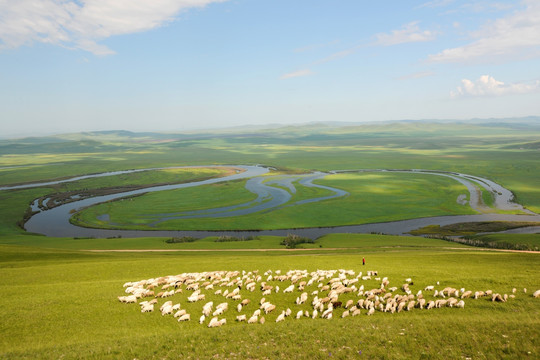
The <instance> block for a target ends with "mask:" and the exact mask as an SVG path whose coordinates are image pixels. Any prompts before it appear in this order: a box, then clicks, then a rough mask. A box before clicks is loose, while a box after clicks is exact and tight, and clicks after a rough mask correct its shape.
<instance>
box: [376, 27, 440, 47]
mask: <svg viewBox="0 0 540 360" xmlns="http://www.w3.org/2000/svg"><path fill="white" fill-rule="evenodd" d="M375 37H376V38H377V41H376V44H377V45H382V46H389V45H397V44H403V43H410V42H421V41H431V40H435V33H434V32H433V31H429V30H424V31H420V28H419V27H418V21H413V22H411V23H408V24H405V25H404V26H403V28H402V29H401V30H393V31H392V32H391V33H389V34H385V33H380V34H377V35H375Z"/></svg>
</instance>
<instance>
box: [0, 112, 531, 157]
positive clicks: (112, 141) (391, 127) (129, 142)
mask: <svg viewBox="0 0 540 360" xmlns="http://www.w3.org/2000/svg"><path fill="white" fill-rule="evenodd" d="M488 129H489V132H490V133H491V134H492V135H493V136H504V135H505V134H507V133H513V132H519V133H523V134H527V133H528V132H531V133H533V134H534V133H535V132H537V131H540V117H539V116H529V117H521V118H502V119H470V120H396V121H383V122H356V123H351V122H339V121H336V122H331V121H330V122H310V123H305V124H295V125H280V124H270V125H266V126H252V125H249V126H235V127H229V128H221V129H208V130H200V131H185V132H178V133H172V132H132V131H127V130H106V131H91V132H81V133H70V134H61V135H54V136H44V137H27V138H19V139H6V140H0V154H30V153H63V152H72V153H73V152H76V153H84V152H94V151H103V152H105V151H114V150H118V149H119V148H120V147H121V148H123V149H125V148H126V147H127V148H130V147H133V148H137V147H139V146H145V145H147V144H158V145H159V144H162V145H163V146H170V147H175V148H176V147H181V146H189V145H190V144H192V143H193V142H198V141H205V140H209V139H224V140H227V141H228V142H231V143H244V142H250V143H253V142H254V143H260V144H265V143H274V144H287V143H291V142H294V143H296V144H300V145H302V144H310V145H316V144H323V143H328V142H335V141H339V142H340V143H342V144H343V145H350V144H354V143H355V142H357V141H359V140H360V139H361V140H362V141H363V143H364V144H369V143H370V142H371V143H376V142H380V140H378V139H381V138H385V143H386V144H387V145H389V146H392V143H393V142H394V141H395V142H396V144H397V143H399V140H398V139H399V138H402V137H404V136H411V135H412V136H418V137H419V138H423V139H424V140H425V142H426V144H424V145H422V144H419V147H422V146H428V147H429V146H430V145H429V141H430V138H429V137H430V136H436V135H437V134H439V135H440V134H445V135H452V136H457V137H466V136H468V135H475V134H476V135H478V134H483V133H485V132H486V131H487V130H488ZM431 140H433V139H431ZM538 147H539V143H538V142H537V141H531V142H527V143H522V144H515V145H511V146H510V147H509V148H516V149H520V148H521V149H537V148H538Z"/></svg>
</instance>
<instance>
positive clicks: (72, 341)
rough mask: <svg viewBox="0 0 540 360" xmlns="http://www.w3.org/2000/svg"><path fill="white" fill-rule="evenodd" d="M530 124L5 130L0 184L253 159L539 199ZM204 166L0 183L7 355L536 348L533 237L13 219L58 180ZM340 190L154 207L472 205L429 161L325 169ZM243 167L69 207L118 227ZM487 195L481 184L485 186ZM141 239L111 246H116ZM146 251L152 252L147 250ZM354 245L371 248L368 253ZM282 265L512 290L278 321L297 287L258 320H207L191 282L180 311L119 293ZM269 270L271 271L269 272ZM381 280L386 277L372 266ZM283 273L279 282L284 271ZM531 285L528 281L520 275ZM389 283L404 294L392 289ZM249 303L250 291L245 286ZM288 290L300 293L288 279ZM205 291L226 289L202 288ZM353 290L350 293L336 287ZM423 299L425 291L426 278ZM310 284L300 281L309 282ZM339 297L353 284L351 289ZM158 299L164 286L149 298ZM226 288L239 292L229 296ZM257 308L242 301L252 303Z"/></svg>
mask: <svg viewBox="0 0 540 360" xmlns="http://www.w3.org/2000/svg"><path fill="white" fill-rule="evenodd" d="M539 133H540V128H539V127H538V125H534V124H533V125H530V126H522V125H520V124H518V123H516V122H508V123H498V124H489V125H486V124H480V123H470V124H464V123H462V124H458V123H453V124H446V123H440V124H437V123H430V124H425V123H424V124H415V123H396V124H393V125H391V126H374V125H369V126H368V125H366V126H349V127H341V128H340V127H336V128H334V127H327V126H322V125H320V126H304V127H288V128H278V129H271V130H268V131H265V132H261V133H253V132H249V133H241V132H239V133H219V134H218V133H196V134H183V135H169V134H159V135H158V134H133V133H126V132H104V133H96V134H92V133H86V134H71V135H64V136H59V137H54V138H42V139H21V140H17V141H8V140H2V141H0V185H8V184H19V183H27V182H36V181H45V180H50V179H63V178H68V177H72V176H77V175H82V174H93V173H100V172H105V171H116V170H126V169H143V168H155V167H165V166H183V165H212V164H222V165H223V164H225V165H227V164H228V165H235V164H264V165H266V166H271V167H275V168H276V171H275V172H274V173H275V174H298V173H305V172H310V171H315V170H318V171H329V170H338V169H340V170H346V169H364V168H371V169H379V168H392V169H420V168H421V169H432V170H446V171H457V172H461V173H468V174H472V175H477V176H481V177H485V178H488V179H491V180H493V181H495V182H498V183H500V184H501V185H503V186H504V187H506V188H508V189H510V190H511V191H512V192H513V193H514V194H515V196H516V199H517V201H518V202H519V203H520V204H522V205H524V206H526V207H527V208H528V209H530V210H533V211H535V212H540V187H539V186H538V179H539V178H540V166H538V165H539V163H538V151H539V149H538V147H537V145H535V144H537V139H538V135H539ZM219 175H222V173H221V172H219V171H216V170H215V169H198V170H185V169H184V170H170V171H153V172H141V173H136V174H130V175H118V176H111V177H107V178H99V179H97V178H96V179H87V180H81V181H76V182H72V183H65V184H61V185H55V186H41V187H38V188H32V189H21V190H12V191H0V276H1V278H2V279H3V280H4V282H3V283H4V288H3V289H4V291H3V294H2V296H1V297H0V316H1V317H2V322H0V335H1V336H0V358H2V359H24V358H27V359H36V358H67V359H71V358H90V359H102V358H110V359H117V358H121V359H134V358H137V359H154V358H155V359H163V358H193V359H195V358H227V359H234V358H239V359H243V358H254V359H259V358H271V359H274V358H275V359H277V358H292V357H295V358H300V359H323V358H338V359H350V358H370V359H371V358H380V359H385V358H386V359H419V358H425V359H466V358H470V359H493V358H512V359H523V358H530V359H533V358H538V357H540V347H539V345H538V338H539V337H540V300H539V299H534V298H533V297H532V293H533V292H534V291H535V290H537V289H540V282H539V279H540V262H539V261H538V253H523V252H521V253H518V252H502V251H494V250H486V249H481V248H476V247H470V246H465V245H462V244H457V243H453V242H448V241H443V240H438V239H427V238H422V237H415V236H407V237H398V236H385V235H377V234H332V235H327V236H324V237H321V238H319V239H317V240H315V242H314V243H306V244H299V245H298V249H294V250H288V249H285V246H284V245H281V244H280V243H281V241H282V240H283V239H282V238H279V237H270V236H261V237H256V238H255V239H253V240H248V241H227V242H217V241H216V240H217V238H216V237H209V238H204V239H198V240H196V241H193V242H185V243H168V242H166V240H167V239H166V238H159V237H146V238H136V239H129V238H110V239H92V238H53V237H44V236H39V235H35V234H28V233H26V232H25V231H24V230H23V229H22V228H21V227H20V222H21V220H22V219H23V217H24V215H25V213H27V212H28V207H29V204H30V203H31V202H32V201H33V200H34V199H36V198H39V197H46V196H50V195H51V194H61V193H67V192H77V191H87V190H95V189H112V188H118V187H129V186H149V185H152V184H156V183H176V182H184V181H192V180H195V179H202V178H206V177H209V176H219ZM318 183H320V184H321V185H328V186H334V187H338V188H343V189H345V190H347V191H348V192H349V193H350V195H349V196H347V197H345V198H343V199H332V200H328V201H325V202H321V203H314V204H306V205H301V206H299V207H297V208H295V207H286V208H282V209H279V210H276V211H273V212H270V213H266V214H264V215H261V214H252V215H248V216H244V217H239V218H234V219H206V220H204V221H203V220H201V219H192V220H189V221H188V220H175V221H174V222H169V223H163V224H162V226H163V227H164V228H169V227H170V228H182V229H189V228H193V229H195V228H196V229H201V228H204V229H212V228H215V229H225V228H231V229H242V228H254V227H255V226H256V227H257V228H292V227H302V226H324V225H332V224H334V225H335V224H338V223H339V224H353V223H362V222H372V221H388V220H392V219H402V218H412V217H419V216H433V215H438V214H470V213H473V211H471V209H470V208H469V207H465V206H462V205H459V204H458V203H457V202H456V198H457V196H458V195H460V194H463V193H465V190H464V187H461V186H460V185H459V183H456V182H454V181H452V180H451V179H447V178H443V177H436V176H427V175H422V174H394V173H384V174H382V173H371V174H358V173H344V174H335V175H330V176H328V177H326V178H325V179H324V180H319V181H318ZM243 186H244V181H236V182H230V183H221V184H215V185H211V186H207V187H205V188H204V191H202V192H201V191H195V189H183V190H175V191H170V192H163V193H155V194H148V195H144V196H140V197H137V198H134V199H133V201H124V202H121V203H120V202H113V203H108V204H102V205H98V206H94V207H91V208H89V209H86V210H85V211H83V212H80V213H79V214H78V215H77V216H78V217H77V221H81V222H85V223H87V225H89V226H106V225H107V224H105V223H99V222H98V221H96V217H97V216H99V215H102V214H104V213H107V214H109V215H110V217H111V219H113V221H114V222H118V223H122V224H123V226H126V227H129V228H137V227H140V228H147V227H148V224H145V223H138V222H137V215H138V214H140V213H141V211H142V210H144V211H145V213H146V212H148V211H149V212H150V213H162V212H169V211H172V210H176V209H175V205H174V204H173V201H174V202H176V201H178V202H182V204H184V205H185V206H186V207H189V208H191V209H197V208H201V209H202V208H208V207H215V206H221V205H225V204H227V205H230V204H238V203H242V202H245V201H249V200H251V199H253V198H254V195H253V194H251V193H249V192H246V191H245V189H244V188H243ZM297 189H298V191H297V193H296V194H294V196H293V199H292V200H291V201H298V200H301V199H305V198H309V197H312V196H320V195H324V193H325V191H324V190H321V189H309V188H302V187H297ZM483 196H484V199H485V202H486V203H487V204H488V205H490V201H492V200H490V199H491V197H490V195H489V194H486V193H484V194H483ZM476 236H478V237H479V238H484V239H486V241H488V240H489V241H498V242H504V241H508V242H512V243H516V244H520V243H525V244H529V245H531V246H537V245H538V242H539V241H540V235H538V234H530V235H509V234H497V235H476ZM126 249H131V250H139V252H137V251H130V252H122V251H119V250H126ZM142 250H155V251H142ZM362 258H365V259H366V261H367V264H366V266H362ZM289 269H306V270H308V271H315V270H317V269H351V270H354V271H355V273H358V272H360V271H363V272H364V273H365V272H366V271H367V270H377V271H379V276H380V277H388V278H389V279H390V286H396V287H398V288H399V287H400V286H401V285H402V284H403V283H404V282H405V279H406V278H411V279H412V281H413V283H414V284H413V285H410V288H411V290H412V292H413V293H414V294H416V293H417V292H418V291H419V290H423V289H424V287H425V286H427V285H436V284H437V282H439V284H440V285H436V288H438V289H442V288H443V287H445V286H452V287H456V288H465V289H467V290H488V289H491V290H493V291H495V292H499V293H501V294H508V295H510V294H512V289H513V288H516V289H517V291H516V293H515V298H510V299H508V301H507V302H505V303H499V302H492V301H491V300H490V299H489V298H481V299H478V300H472V299H465V301H466V305H465V308H463V309H456V308H442V309H434V310H420V309H413V310H411V311H404V312H400V313H396V314H389V313H383V312H379V311H376V312H375V314H374V315H373V316H367V315H366V310H364V311H363V312H362V314H361V315H360V316H357V317H347V318H343V319H342V318H340V314H341V313H342V311H343V309H341V308H340V309H336V310H335V311H336V313H335V317H334V318H333V319H331V320H327V319H320V318H317V319H308V318H302V319H299V320H296V319H293V318H287V319H286V321H284V322H280V323H275V320H276V318H277V316H278V315H279V312H280V311H281V310H284V309H285V308H287V307H291V309H294V310H297V309H302V310H304V309H305V310H308V309H309V306H306V307H298V305H296V304H294V298H295V297H296V296H299V294H300V293H299V292H295V293H293V294H289V295H287V294H283V293H282V292H279V293H274V294H272V295H271V296H270V299H271V301H272V302H274V303H275V304H276V306H277V307H278V309H277V311H276V312H273V313H270V314H268V315H267V317H266V323H265V324H252V325H248V324H246V323H238V322H236V321H235V320H234V319H235V316H236V315H237V312H236V310H235V309H234V308H233V307H232V306H231V309H229V310H228V311H227V312H226V313H225V314H224V315H223V316H224V317H225V318H226V319H227V324H226V325H224V326H223V327H220V328H215V329H209V328H207V327H206V326H204V325H200V324H199V323H198V322H197V319H198V316H200V307H201V304H200V303H195V304H189V303H187V302H186V297H187V296H188V295H189V294H190V291H187V290H185V291H184V293H183V294H177V295H175V296H173V297H172V298H170V299H171V300H172V301H173V302H175V303H176V302H181V303H182V306H184V308H185V309H186V310H188V311H189V312H191V313H192V321H190V322H185V323H179V322H177V321H176V319H174V318H173V317H172V316H170V315H168V316H162V315H161V314H160V313H159V311H156V312H153V313H145V314H142V313H141V312H140V310H139V307H138V306H137V305H134V304H121V303H120V302H119V301H118V300H117V297H118V296H120V295H126V294H125V293H124V288H122V284H124V283H125V282H128V281H137V280H141V279H148V278H151V277H159V276H165V275H174V274H179V273H184V272H202V271H215V270H231V271H232V270H238V271H242V270H244V271H246V272H249V271H254V270H258V271H259V272H261V273H262V272H265V271H267V270H273V271H275V270H281V271H287V270H289ZM271 283H272V285H278V283H277V282H271ZM364 284H365V286H366V288H376V287H378V286H379V285H380V281H377V280H375V279H372V280H366V281H365V283H364ZM280 286H281V285H280ZM524 289H527V292H524ZM397 293H402V291H401V290H397ZM242 294H243V295H244V296H245V297H250V296H252V302H253V303H255V302H258V300H259V299H260V297H261V296H262V294H261V292H260V291H257V292H254V293H253V294H248V293H245V292H244V290H242ZM293 295H294V296H293ZM207 296H208V299H207V300H208V301H210V300H212V301H214V302H221V301H222V297H220V296H218V295H214V294H208V295H207ZM347 296H348V295H347ZM425 296H426V298H428V299H431V298H432V295H431V294H430V293H426V294H425ZM311 298H312V297H311V296H310V299H311ZM344 299H348V297H346V296H345V297H344ZM165 300H168V299H160V300H159V304H162V303H163V302H164V301H165ZM231 305H232V303H231ZM250 310H251V311H252V310H253V308H252V309H250Z"/></svg>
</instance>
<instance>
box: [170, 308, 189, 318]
mask: <svg viewBox="0 0 540 360" xmlns="http://www.w3.org/2000/svg"><path fill="white" fill-rule="evenodd" d="M186 313H187V311H186V310H185V309H182V310H178V311H177V312H176V313H175V314H174V315H173V317H174V318H179V317H181V316H183V315H185V314H186Z"/></svg>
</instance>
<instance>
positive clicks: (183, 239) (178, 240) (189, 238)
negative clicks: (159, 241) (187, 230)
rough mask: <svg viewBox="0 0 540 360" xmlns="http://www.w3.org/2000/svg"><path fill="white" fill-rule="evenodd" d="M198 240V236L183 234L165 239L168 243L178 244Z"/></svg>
mask: <svg viewBox="0 0 540 360" xmlns="http://www.w3.org/2000/svg"><path fill="white" fill-rule="evenodd" d="M195 240H197V238H195V237H193V236H181V237H173V238H170V239H167V240H165V242H166V243H168V244H178V243H188V242H194V241H195Z"/></svg>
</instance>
